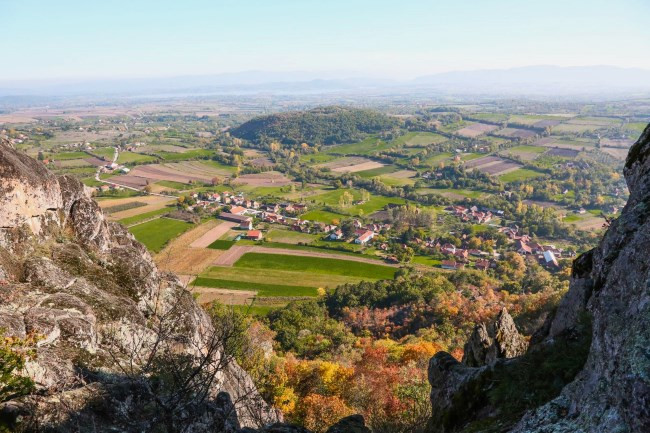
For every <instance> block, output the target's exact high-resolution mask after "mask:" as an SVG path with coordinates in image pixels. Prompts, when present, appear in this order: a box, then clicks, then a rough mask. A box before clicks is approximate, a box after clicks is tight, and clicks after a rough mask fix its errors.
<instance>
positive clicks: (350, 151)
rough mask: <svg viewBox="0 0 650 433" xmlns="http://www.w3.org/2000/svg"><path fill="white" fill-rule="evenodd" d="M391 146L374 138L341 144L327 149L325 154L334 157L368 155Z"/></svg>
mask: <svg viewBox="0 0 650 433" xmlns="http://www.w3.org/2000/svg"><path fill="white" fill-rule="evenodd" d="M391 147H392V144H390V143H386V142H385V141H381V140H380V139H379V138H376V137H368V138H366V139H365V140H363V141H360V142H358V143H350V144H341V145H338V146H333V147H330V148H328V149H327V150H326V151H325V153H331V154H335V155H370V154H372V153H375V152H378V151H381V150H386V149H390V148H391Z"/></svg>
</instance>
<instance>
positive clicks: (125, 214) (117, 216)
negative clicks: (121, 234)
mask: <svg viewBox="0 0 650 433" xmlns="http://www.w3.org/2000/svg"><path fill="white" fill-rule="evenodd" d="M130 199H131V200H134V201H139V202H143V203H146V206H142V207H137V208H133V209H128V210H124V211H121V212H115V213H112V214H110V215H109V219H111V220H122V219H124V218H130V217H133V216H136V215H141V214H145V213H148V212H153V211H157V210H158V209H163V208H164V207H165V206H167V205H168V204H170V203H174V200H170V199H169V198H167V197H158V196H155V195H149V196H146V197H131V198H130ZM104 202H115V201H114V200H102V201H100V202H99V203H101V204H102V205H103V206H106V205H104Z"/></svg>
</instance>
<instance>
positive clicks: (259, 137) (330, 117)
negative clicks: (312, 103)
mask: <svg viewBox="0 0 650 433" xmlns="http://www.w3.org/2000/svg"><path fill="white" fill-rule="evenodd" d="M396 124H397V120H395V119H392V118H390V117H388V116H386V115H384V114H381V113H379V112H377V111H374V110H363V109H358V108H347V107H319V108H315V109H313V110H309V111H292V112H287V113H279V114H271V115H268V116H260V117H256V118H254V119H252V120H249V121H248V122H246V123H244V124H242V125H241V126H239V127H237V128H235V129H233V130H232V131H231V133H232V135H234V136H235V137H238V138H243V139H246V140H250V141H254V142H257V143H260V142H269V141H279V142H281V143H284V144H288V145H292V144H299V143H308V144H338V143H349V142H352V141H357V140H361V139H363V138H364V137H365V136H366V135H367V134H371V133H376V132H380V131H383V130H387V129H390V128H392V127H394V126H395V125H396Z"/></svg>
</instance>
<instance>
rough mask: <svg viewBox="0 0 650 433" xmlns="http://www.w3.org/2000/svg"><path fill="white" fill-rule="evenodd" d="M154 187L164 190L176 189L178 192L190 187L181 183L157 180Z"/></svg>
mask: <svg viewBox="0 0 650 433" xmlns="http://www.w3.org/2000/svg"><path fill="white" fill-rule="evenodd" d="M156 185H160V186H164V187H165V188H170V189H176V190H179V191H183V190H186V189H190V188H191V185H188V184H186V183H182V182H175V181H173V180H159V181H158V182H156Z"/></svg>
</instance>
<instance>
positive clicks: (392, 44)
mask: <svg viewBox="0 0 650 433" xmlns="http://www.w3.org/2000/svg"><path fill="white" fill-rule="evenodd" d="M0 16H1V17H2V20H1V22H2V25H0V56H1V58H3V61H2V62H0V64H2V65H3V66H2V67H0V80H2V81H13V80H35V79H47V80H52V79H80V78H81V79H94V78H137V77H140V78H144V77H173V76H179V75H210V74H219V73H229V72H238V71H250V70H257V71H311V72H322V73H324V74H325V73H332V74H335V75H336V74H339V75H346V76H367V77H377V78H392V79H410V78H414V77H417V76H421V75H427V74H433V73H437V72H446V71H452V70H472V69H499V68H511V67H517V66H529V65H558V66H586V65H612V66H621V67H638V68H644V69H650V56H648V47H650V26H649V25H648V22H649V19H650V0H608V1H603V0H536V1H535V0H445V1H442V0H429V1H424V0H395V1H384V0H233V1H230V0H176V1H168V0H129V1H124V0H108V1H104V0H56V1H53V0H0Z"/></svg>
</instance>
